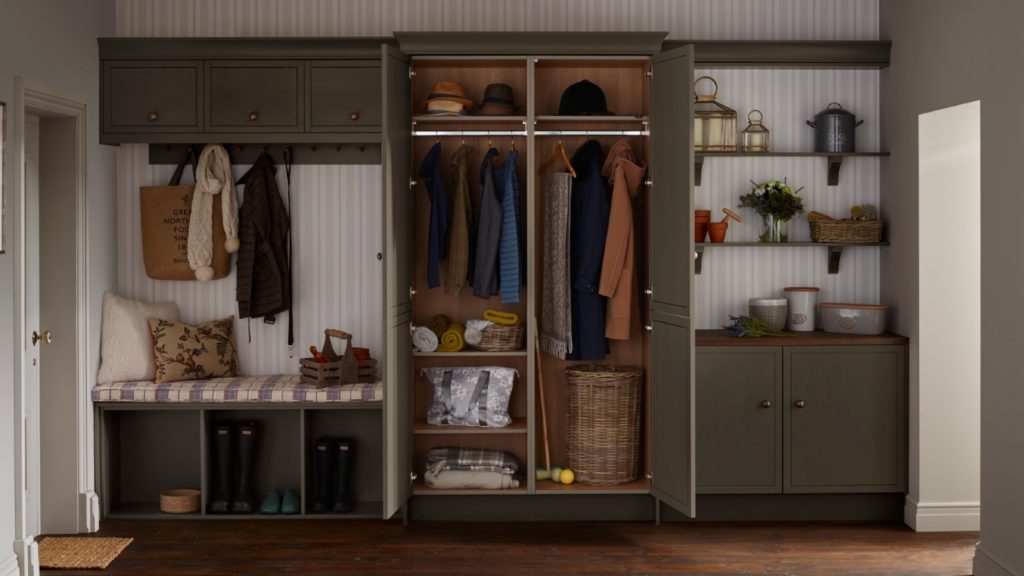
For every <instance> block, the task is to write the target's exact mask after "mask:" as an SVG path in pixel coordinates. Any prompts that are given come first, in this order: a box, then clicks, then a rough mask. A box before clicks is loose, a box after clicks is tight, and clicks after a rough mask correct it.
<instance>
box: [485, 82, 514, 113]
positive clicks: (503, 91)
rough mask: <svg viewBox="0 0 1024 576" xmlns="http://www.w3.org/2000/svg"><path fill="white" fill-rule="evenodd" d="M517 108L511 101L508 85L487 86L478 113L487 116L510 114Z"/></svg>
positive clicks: (510, 90) (510, 88)
mask: <svg viewBox="0 0 1024 576" xmlns="http://www.w3.org/2000/svg"><path fill="white" fill-rule="evenodd" d="M518 109H519V107H518V106H516V105H515V102H514V101H513V99H512V87H511V86H509V85H508V84H489V85H488V86H487V88H485V89H484V99H483V102H481V104H480V113H481V114H486V115H489V116H501V115H508V114H512V113H513V112H515V111H516V110H518Z"/></svg>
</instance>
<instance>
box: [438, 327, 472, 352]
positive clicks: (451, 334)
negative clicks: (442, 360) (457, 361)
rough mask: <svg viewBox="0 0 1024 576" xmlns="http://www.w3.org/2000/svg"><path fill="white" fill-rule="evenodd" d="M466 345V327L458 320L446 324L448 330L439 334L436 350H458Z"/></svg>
mask: <svg viewBox="0 0 1024 576" xmlns="http://www.w3.org/2000/svg"><path fill="white" fill-rule="evenodd" d="M465 346H466V327H465V326H463V325H462V324H459V323H458V322H452V323H451V324H449V325H448V330H446V331H445V333H444V334H442V335H441V343H440V344H439V345H438V347H437V351H438V352H458V351H459V350H462V349H463V348H464V347H465Z"/></svg>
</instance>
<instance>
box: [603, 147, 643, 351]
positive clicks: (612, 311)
mask: <svg viewBox="0 0 1024 576" xmlns="http://www.w3.org/2000/svg"><path fill="white" fill-rule="evenodd" d="M646 173H647V164H646V163H645V162H644V161H642V160H637V158H636V155H635V154H634V153H633V149H632V147H630V145H629V141H628V140H625V139H623V140H619V141H618V142H616V143H615V144H614V145H612V148H611V150H609V151H608V156H607V158H606V159H605V162H604V168H603V169H602V170H601V174H602V176H604V177H605V178H608V179H609V180H610V181H611V187H612V206H611V215H610V216H609V218H608V234H607V236H606V237H605V244H604V260H603V261H602V263H601V283H600V285H599V286H598V293H600V294H601V295H602V296H606V297H607V298H608V313H607V315H606V319H605V328H604V335H605V336H606V337H608V338H611V339H613V340H628V339H629V338H630V333H631V332H632V327H633V323H634V322H633V319H634V318H639V310H640V303H639V295H638V294H637V286H636V230H635V224H634V222H633V199H634V198H636V196H637V194H639V192H640V187H641V186H642V185H643V181H644V175H645V174H646Z"/></svg>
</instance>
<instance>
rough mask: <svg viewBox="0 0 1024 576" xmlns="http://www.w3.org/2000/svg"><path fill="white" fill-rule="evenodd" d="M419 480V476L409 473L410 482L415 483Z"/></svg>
mask: <svg viewBox="0 0 1024 576" xmlns="http://www.w3.org/2000/svg"><path fill="white" fill-rule="evenodd" d="M417 478H419V475H417V474H416V473H415V472H409V480H410V481H413V482H415V481H416V479H417Z"/></svg>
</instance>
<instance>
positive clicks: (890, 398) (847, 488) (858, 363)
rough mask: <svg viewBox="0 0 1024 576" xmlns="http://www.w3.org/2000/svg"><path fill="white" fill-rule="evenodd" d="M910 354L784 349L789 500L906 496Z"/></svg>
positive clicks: (895, 349)
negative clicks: (800, 496) (798, 496)
mask: <svg viewBox="0 0 1024 576" xmlns="http://www.w3.org/2000/svg"><path fill="white" fill-rule="evenodd" d="M905 354H906V352H905V350H904V348H903V347H902V346H877V347H875V346H840V347H821V348H819V347H789V348H787V349H786V358H785V378H784V384H785V386H784V388H785V389H784V394H783V397H784V405H785V414H784V419H785V423H786V426H785V427H786V432H785V439H786V446H785V449H784V451H783V452H784V455H785V470H786V472H785V482H786V486H785V490H786V492H893V491H896V492H901V491H903V490H904V489H905V487H906V478H905V476H906V461H907V453H906V412H907V401H906V395H907V390H906V371H905V370H906V368H905V364H906V358H905Z"/></svg>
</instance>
